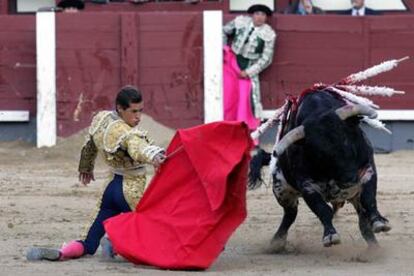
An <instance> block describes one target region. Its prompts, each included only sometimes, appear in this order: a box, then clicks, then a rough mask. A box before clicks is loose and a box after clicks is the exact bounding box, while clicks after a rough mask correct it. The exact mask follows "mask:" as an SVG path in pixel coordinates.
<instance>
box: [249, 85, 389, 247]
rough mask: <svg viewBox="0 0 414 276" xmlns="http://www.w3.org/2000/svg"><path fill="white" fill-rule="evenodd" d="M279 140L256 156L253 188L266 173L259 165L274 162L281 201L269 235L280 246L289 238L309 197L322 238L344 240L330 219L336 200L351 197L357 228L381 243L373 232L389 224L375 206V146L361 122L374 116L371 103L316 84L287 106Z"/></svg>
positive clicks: (368, 239) (374, 242) (367, 238)
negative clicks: (279, 215) (348, 98)
mask: <svg viewBox="0 0 414 276" xmlns="http://www.w3.org/2000/svg"><path fill="white" fill-rule="evenodd" d="M284 114H285V115H284V119H283V120H284V123H283V128H282V129H281V130H279V131H280V140H279V142H278V143H277V144H276V145H275V147H274V148H273V152H272V153H271V154H270V153H267V152H265V151H264V150H262V149H259V150H258V153H257V154H256V155H255V156H254V157H253V158H252V161H251V165H250V172H249V185H250V188H255V187H257V186H258V185H259V184H260V183H261V181H262V179H261V174H260V169H261V168H262V167H263V166H265V165H269V162H270V161H271V160H272V159H273V162H270V163H271V164H272V163H273V165H271V176H272V180H273V193H274V195H275V197H276V199H277V201H278V203H279V204H280V205H281V206H282V208H283V211H284V214H283V218H282V222H281V223H280V226H279V228H278V230H277V231H276V233H275V234H274V236H273V239H272V241H271V249H272V250H274V251H279V250H281V249H283V248H284V247H285V245H286V242H287V236H288V231H289V228H290V226H291V225H292V224H293V223H294V221H295V219H296V216H297V213H298V199H299V197H303V199H304V201H305V203H306V204H307V205H308V207H309V208H310V209H311V210H312V212H313V213H314V214H315V215H316V216H317V217H318V219H319V220H320V222H321V223H322V225H323V235H322V243H323V245H324V246H326V247H329V246H332V245H335V244H339V243H340V236H339V234H338V232H337V230H336V229H335V227H334V225H333V223H332V219H333V216H334V209H333V208H332V207H331V206H330V205H329V203H331V205H332V206H341V205H343V204H344V203H345V202H346V201H348V202H350V203H352V205H353V206H354V208H355V210H356V212H357V214H358V218H359V229H360V231H361V234H362V236H363V238H364V239H365V241H366V242H367V243H368V245H377V244H378V242H377V239H376V237H375V233H379V232H387V231H389V230H390V229H391V226H390V224H389V222H388V220H387V219H386V218H384V217H383V216H382V215H381V214H380V212H379V211H378V208H377V201H376V191H377V170H376V167H375V161H374V154H373V153H374V151H373V147H372V146H371V144H370V142H369V141H368V139H367V137H366V136H365V134H364V132H363V131H362V129H361V128H360V120H361V119H362V118H363V117H369V118H375V117H376V116H377V113H376V111H375V110H374V109H373V108H371V107H370V106H369V105H363V104H350V103H349V102H348V101H346V100H345V99H344V98H343V97H341V96H340V95H339V94H338V93H335V92H334V91H332V90H330V89H325V88H323V89H315V90H314V91H310V92H308V93H305V94H304V95H303V96H302V97H301V98H300V99H299V101H297V102H295V103H293V102H290V103H289V105H288V107H287V108H285V111H284Z"/></svg>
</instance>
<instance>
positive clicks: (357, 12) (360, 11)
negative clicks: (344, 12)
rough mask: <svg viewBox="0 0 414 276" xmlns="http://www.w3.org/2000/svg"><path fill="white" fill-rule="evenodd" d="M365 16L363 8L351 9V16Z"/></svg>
mask: <svg viewBox="0 0 414 276" xmlns="http://www.w3.org/2000/svg"><path fill="white" fill-rule="evenodd" d="M364 15H365V7H362V8H360V9H355V8H353V9H352V16H364Z"/></svg>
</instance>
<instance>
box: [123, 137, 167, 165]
mask: <svg viewBox="0 0 414 276" xmlns="http://www.w3.org/2000/svg"><path fill="white" fill-rule="evenodd" d="M124 144H125V145H124V146H125V147H126V148H127V151H128V154H129V156H131V158H132V159H134V160H135V161H138V162H143V163H149V164H152V163H153V160H154V157H155V156H156V155H157V154H159V153H164V149H163V148H161V147H158V146H155V145H153V143H152V141H151V140H150V139H148V138H147V137H146V135H145V133H143V132H142V131H131V133H130V134H129V135H128V137H127V138H126V139H125V142H124Z"/></svg>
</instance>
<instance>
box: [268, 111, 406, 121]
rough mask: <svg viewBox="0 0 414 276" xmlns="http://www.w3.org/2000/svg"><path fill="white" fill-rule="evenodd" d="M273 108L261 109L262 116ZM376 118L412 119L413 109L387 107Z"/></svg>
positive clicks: (270, 113)
mask: <svg viewBox="0 0 414 276" xmlns="http://www.w3.org/2000/svg"><path fill="white" fill-rule="evenodd" d="M274 112H275V110H270V109H267V110H263V113H262V117H263V118H265V119H268V118H270V117H272V115H273V113H274ZM378 119H380V120H382V121H414V110H405V109H388V110H378Z"/></svg>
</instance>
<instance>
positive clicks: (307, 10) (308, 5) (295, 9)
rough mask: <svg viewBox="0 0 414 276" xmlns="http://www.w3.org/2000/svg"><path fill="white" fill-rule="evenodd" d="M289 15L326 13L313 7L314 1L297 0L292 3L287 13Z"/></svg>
mask: <svg viewBox="0 0 414 276" xmlns="http://www.w3.org/2000/svg"><path fill="white" fill-rule="evenodd" d="M285 13H287V14H300V15H308V14H323V13H324V11H323V10H322V9H321V8H319V7H316V6H314V5H313V3H312V0H296V1H294V2H290V4H289V7H288V8H287V10H286V11H285Z"/></svg>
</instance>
